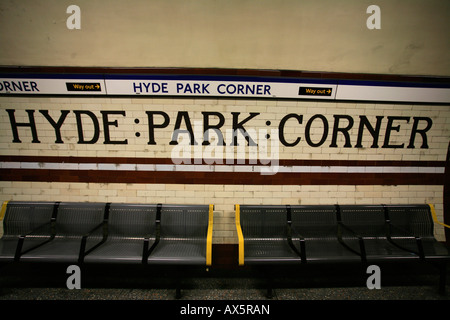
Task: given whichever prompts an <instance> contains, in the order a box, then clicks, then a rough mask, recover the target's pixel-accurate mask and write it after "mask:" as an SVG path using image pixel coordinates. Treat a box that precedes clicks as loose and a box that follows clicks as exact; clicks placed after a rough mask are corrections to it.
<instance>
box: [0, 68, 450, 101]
mask: <svg viewBox="0 0 450 320" xmlns="http://www.w3.org/2000/svg"><path fill="white" fill-rule="evenodd" d="M16 94H19V95H29V94H31V95H108V96H183V97H208V96H209V97H216V98H218V97H231V98H266V99H267V98H269V99H319V100H321V99H323V100H361V101H397V102H419V103H420V102H430V103H450V85H441V84H440V85H436V86H433V85H429V84H427V85H424V86H420V85H417V84H408V83H406V84H405V83H382V82H381V83H380V82H377V83H375V82H371V81H345V80H322V79H293V78H280V79H278V78H276V79H274V78H258V77H243V78H242V77H238V76H234V77H219V76H214V77H201V76H198V77H195V76H192V77H190V78H189V77H186V76H184V77H182V76H164V77H163V76H151V75H149V76H124V75H119V76H115V75H106V76H105V75H91V76H86V77H83V75H65V74H61V75H60V74H55V75H44V76H42V75H17V74H14V75H11V74H9V75H2V74H0V95H16Z"/></svg>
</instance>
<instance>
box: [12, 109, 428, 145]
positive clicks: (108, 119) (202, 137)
mask: <svg viewBox="0 0 450 320" xmlns="http://www.w3.org/2000/svg"><path fill="white" fill-rule="evenodd" d="M5 112H6V113H7V114H8V116H9V121H10V128H11V134H12V142H13V143H22V142H31V143H41V134H42V135H44V133H43V130H45V131H47V132H49V130H50V132H53V133H54V143H65V142H70V143H73V141H74V140H73V139H74V138H75V139H76V143H77V144H95V143H103V144H116V145H119V144H122V145H126V144H128V143H129V142H128V138H127V137H126V136H125V137H124V135H123V132H125V133H126V134H131V135H133V133H134V135H135V137H137V138H138V139H141V140H142V141H143V142H144V141H145V143H146V144H148V145H157V144H169V145H177V144H178V138H179V135H180V134H187V135H188V137H189V138H188V139H189V143H190V145H209V144H210V142H211V141H210V139H211V136H212V135H210V134H209V133H210V132H211V131H213V132H215V134H216V135H218V136H219V138H220V139H219V140H217V141H218V142H217V143H218V145H219V143H220V144H221V145H223V146H237V145H238V136H241V137H242V136H245V138H246V141H247V144H248V145H256V143H255V140H257V139H256V138H254V137H252V135H251V134H250V133H251V132H252V130H251V129H255V121H256V120H258V118H259V117H261V118H262V116H261V113H257V112H250V113H241V112H231V113H230V114H229V115H227V114H226V113H222V112H216V111H203V112H201V117H200V119H198V116H197V118H194V115H193V113H190V112H188V111H178V112H177V113H176V116H174V117H172V118H171V117H170V116H169V114H168V113H166V112H164V111H145V112H143V114H142V116H139V117H136V114H134V116H133V117H128V116H127V113H126V111H125V110H109V111H108V110H102V111H98V112H92V111H87V110H55V111H54V110H52V111H49V110H30V109H27V110H15V109H6V110H5ZM196 114H198V113H196ZM71 117H72V119H70V121H68V119H69V118H71ZM193 124H195V125H196V126H198V125H200V127H201V130H200V131H199V130H194V126H193ZM264 124H265V126H266V127H265V128H267V129H271V130H272V132H274V131H273V130H275V132H277V133H278V134H277V135H273V137H272V138H274V137H276V139H279V142H280V143H281V144H282V145H283V146H285V147H295V146H297V145H303V146H306V145H307V146H309V147H313V148H317V147H322V146H323V147H331V148H338V147H343V148H422V149H427V148H428V134H429V131H430V129H431V127H432V125H433V121H432V119H431V118H429V117H409V116H365V115H359V116H350V115H344V114H334V115H331V116H330V115H329V116H325V115H323V114H314V115H308V116H305V115H302V114H297V113H290V114H286V115H284V116H283V117H282V118H281V120H280V121H279V122H276V121H275V120H272V121H265V122H264ZM41 126H42V128H41ZM74 126H76V132H77V134H76V137H74V136H73V135H74V134H73V132H74ZM259 126H261V121H259ZM44 127H45V128H44ZM49 128H50V129H49ZM291 128H295V130H292V129H291ZM69 130H70V132H72V136H70V137H69V136H68V133H66V132H65V131H67V132H69ZM158 130H166V131H167V130H171V131H172V134H171V138H168V137H165V138H162V137H164V135H158V134H157V132H158ZM225 130H232V132H233V133H234V134H233V135H232V136H231V139H230V138H229V136H228V135H227V136H226V137H227V139H224V135H223V132H225ZM118 131H121V133H122V134H121V135H120V134H118V133H117V132H118ZM26 132H28V133H31V136H30V134H26ZM199 132H200V133H199ZM293 132H295V133H293ZM394 135H395V137H393V136H394ZM267 138H268V139H270V135H267ZM338 138H339V139H338ZM363 138H364V139H363ZM46 139H48V133H46ZM274 139H275V138H274ZM399 139H403V141H399ZM26 140H28V141H26ZM30 140H31V141H30ZM69 140H70V141H69ZM226 140H228V141H226Z"/></svg>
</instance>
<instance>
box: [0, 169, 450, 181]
mask: <svg viewBox="0 0 450 320" xmlns="http://www.w3.org/2000/svg"><path fill="white" fill-rule="evenodd" d="M0 177H1V178H0V180H3V181H41V182H44V181H45V182H93V183H148V184H154V183H164V184H222V185H443V184H444V181H445V179H444V178H445V174H443V173H277V174H274V175H261V174H260V173H256V172H239V173H235V172H180V171H120V173H118V172H117V171H115V170H111V171H109V170H47V169H38V170H37V169H0Z"/></svg>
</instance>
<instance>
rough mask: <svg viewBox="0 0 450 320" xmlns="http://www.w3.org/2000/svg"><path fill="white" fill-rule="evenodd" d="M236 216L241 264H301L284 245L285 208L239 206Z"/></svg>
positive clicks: (293, 250)
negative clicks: (240, 243)
mask: <svg viewBox="0 0 450 320" xmlns="http://www.w3.org/2000/svg"><path fill="white" fill-rule="evenodd" d="M236 214H237V215H239V217H236V219H237V220H240V221H239V223H240V227H241V230H242V235H243V248H241V250H242V249H243V253H244V257H243V258H244V262H243V263H245V264H260V263H263V264H272V263H280V262H282V263H288V264H298V263H301V258H300V256H299V254H298V253H297V252H296V251H295V248H293V247H292V246H291V245H290V244H289V242H288V229H287V213H286V207H284V206H257V207H255V206H245V205H241V206H239V209H237V211H236ZM238 232H239V231H238ZM241 264H242V263H241Z"/></svg>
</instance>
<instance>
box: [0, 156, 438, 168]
mask: <svg viewBox="0 0 450 320" xmlns="http://www.w3.org/2000/svg"><path fill="white" fill-rule="evenodd" d="M185 160H190V164H211V163H212V162H211V161H212V160H211V161H208V160H205V159H185ZM200 161H201V162H200ZM0 162H52V163H117V164H119V163H124V164H126V163H132V164H173V163H174V162H173V160H172V159H171V158H125V157H46V156H8V155H4V156H0ZM242 162H244V163H242ZM185 164H187V163H186V162H185ZM213 164H215V165H221V164H223V165H227V164H233V165H249V164H250V165H259V164H260V162H259V161H258V163H250V162H249V160H248V159H246V160H236V159H234V160H230V159H222V162H221V163H217V161H216V162H214V163H213ZM278 164H279V165H280V166H325V167H327V166H330V167H331V166H349V167H358V166H360V167H376V166H383V167H386V166H387V167H445V165H446V162H445V161H391V160H295V159H280V160H279V163H278Z"/></svg>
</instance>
